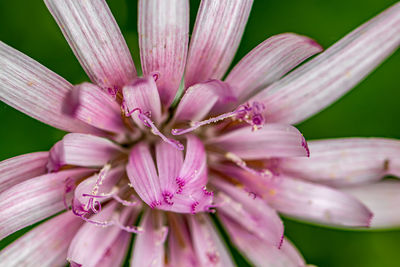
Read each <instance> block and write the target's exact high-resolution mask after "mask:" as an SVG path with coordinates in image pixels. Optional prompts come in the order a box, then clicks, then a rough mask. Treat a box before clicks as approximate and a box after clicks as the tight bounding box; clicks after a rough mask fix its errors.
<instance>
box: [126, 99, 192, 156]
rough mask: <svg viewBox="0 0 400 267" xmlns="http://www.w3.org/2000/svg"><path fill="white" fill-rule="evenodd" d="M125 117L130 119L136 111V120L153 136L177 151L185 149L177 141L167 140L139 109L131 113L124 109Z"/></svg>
mask: <svg viewBox="0 0 400 267" xmlns="http://www.w3.org/2000/svg"><path fill="white" fill-rule="evenodd" d="M125 107H126V105H125V104H123V108H124V109H125ZM125 111H126V112H125V116H126V117H130V116H131V115H132V114H133V113H134V112H136V111H138V112H139V114H138V118H139V119H140V120H141V121H142V122H143V124H144V125H145V126H147V127H149V128H151V132H152V133H153V134H154V135H158V136H159V137H160V138H161V139H162V140H163V141H164V142H166V143H168V144H170V145H171V146H173V147H175V148H176V149H178V150H184V149H185V147H184V146H183V145H182V144H181V143H180V142H179V141H177V140H174V139H170V138H167V137H166V136H165V135H163V134H162V133H161V132H160V130H158V128H157V127H156V126H155V125H154V123H153V122H152V121H151V119H150V118H149V116H150V113H149V112H147V113H144V112H142V110H141V109H140V108H134V109H133V110H132V111H129V110H128V109H125Z"/></svg>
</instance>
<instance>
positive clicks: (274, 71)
mask: <svg viewBox="0 0 400 267" xmlns="http://www.w3.org/2000/svg"><path fill="white" fill-rule="evenodd" d="M321 51H322V48H321V46H320V45H318V44H317V43H316V42H315V41H314V40H312V39H310V38H308V37H305V36H301V35H297V34H293V33H284V34H279V35H275V36H272V37H270V38H268V39H267V40H265V41H264V42H262V43H261V44H259V45H258V46H257V47H256V48H254V49H253V50H251V51H250V52H249V53H248V54H247V55H246V56H245V57H244V58H243V59H242V60H241V61H240V62H239V63H238V64H237V65H236V66H235V67H234V68H233V70H232V71H231V72H230V73H229V75H228V77H227V78H226V80H225V81H226V82H227V83H229V84H230V85H231V86H232V87H233V89H234V93H235V95H236V96H237V97H238V98H239V102H243V101H245V100H246V99H247V98H248V97H249V96H252V95H254V94H255V93H257V91H258V90H259V89H261V88H263V87H265V86H267V85H270V84H271V83H273V82H275V81H277V80H279V79H280V78H281V77H282V76H283V75H285V74H286V73H287V72H289V71H290V70H291V69H293V68H294V67H296V66H297V65H298V64H300V63H301V62H302V61H304V60H305V59H307V58H309V57H311V56H312V55H314V54H316V53H319V52H321Z"/></svg>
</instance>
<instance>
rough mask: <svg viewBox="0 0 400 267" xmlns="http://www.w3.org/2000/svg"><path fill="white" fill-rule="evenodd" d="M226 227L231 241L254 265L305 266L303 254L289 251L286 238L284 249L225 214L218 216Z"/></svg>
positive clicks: (276, 266) (274, 266) (277, 266)
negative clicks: (294, 253)
mask: <svg viewBox="0 0 400 267" xmlns="http://www.w3.org/2000/svg"><path fill="white" fill-rule="evenodd" d="M218 217H219V218H220V220H221V221H222V223H223V225H224V227H226V229H227V231H228V233H229V236H230V239H231V241H232V242H233V243H234V244H235V245H236V246H237V247H238V248H239V250H240V251H241V252H242V253H243V254H244V256H246V258H248V259H249V260H250V261H251V263H252V264H254V266H260V267H261V266H273V267H288V266H304V260H303V261H302V260H301V259H302V258H301V256H300V255H298V257H294V255H293V254H292V253H293V251H287V249H286V246H287V245H286V244H285V243H286V240H284V242H283V247H282V249H278V248H277V247H275V246H273V245H271V244H269V243H268V242H265V241H264V240H262V239H260V238H259V237H258V236H256V235H254V234H253V233H252V232H249V231H247V230H246V229H245V228H243V227H242V225H240V224H238V223H237V222H235V221H233V220H232V219H231V218H229V217H226V216H224V215H219V216H218Z"/></svg>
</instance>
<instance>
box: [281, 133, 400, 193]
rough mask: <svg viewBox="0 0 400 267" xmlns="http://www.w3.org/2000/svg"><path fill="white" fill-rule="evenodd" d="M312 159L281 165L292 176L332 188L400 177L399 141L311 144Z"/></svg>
mask: <svg viewBox="0 0 400 267" xmlns="http://www.w3.org/2000/svg"><path fill="white" fill-rule="evenodd" d="M308 145H309V148H310V152H311V154H310V158H304V159H303V158H286V159H282V160H281V161H280V162H279V166H280V168H281V169H282V170H283V172H285V173H287V174H290V175H291V176H295V177H299V178H303V179H307V180H311V181H315V182H318V183H324V184H328V185H332V186H348V185H354V184H359V183H366V182H371V181H377V180H379V179H381V178H382V177H383V176H385V175H388V174H391V175H397V176H399V177H400V141H399V140H392V139H383V138H346V139H331V140H318V141H310V142H309V143H308Z"/></svg>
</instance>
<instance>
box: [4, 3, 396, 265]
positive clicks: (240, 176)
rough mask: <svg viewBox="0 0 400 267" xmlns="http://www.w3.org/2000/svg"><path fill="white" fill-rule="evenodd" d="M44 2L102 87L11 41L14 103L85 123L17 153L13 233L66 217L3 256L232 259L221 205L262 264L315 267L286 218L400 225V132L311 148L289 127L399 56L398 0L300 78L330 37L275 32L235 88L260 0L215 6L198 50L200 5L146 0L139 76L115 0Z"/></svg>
mask: <svg viewBox="0 0 400 267" xmlns="http://www.w3.org/2000/svg"><path fill="white" fill-rule="evenodd" d="M45 3H46V5H47V6H48V8H49V10H50V12H51V13H52V15H53V16H54V17H55V19H56V21H57V23H58V24H59V26H60V27H61V30H62V31H63V33H64V35H65V37H66V38H67V40H68V42H69V44H70V46H71V47H72V49H73V51H74V53H75V55H76V56H77V58H78V59H79V61H80V63H81V65H82V67H83V68H84V69H85V71H86V73H87V74H88V76H89V77H90V79H91V81H92V83H83V84H80V85H76V86H73V85H71V84H70V83H69V82H67V81H66V80H64V79H63V78H61V77H60V76H58V75H57V74H55V73H53V72H51V71H50V70H48V69H46V68H45V67H44V66H42V65H40V64H39V63H37V62H35V61H34V60H32V59H30V58H28V57H27V56H25V55H23V54H21V53H20V52H18V51H16V50H14V49H13V48H11V47H9V46H7V45H5V44H3V43H0V66H1V69H0V81H1V83H0V99H1V100H2V101H4V102H6V103H7V104H9V105H11V106H13V107H14V108H16V109H18V110H20V111H22V112H24V113H26V114H28V115H30V116H32V117H34V118H36V119H38V120H40V121H42V122H45V123H47V124H49V125H52V126H54V127H56V128H59V129H62V130H66V131H70V132H73V133H70V134H67V135H66V136H65V137H64V138H63V139H62V140H61V141H59V142H58V143H56V144H55V145H54V146H53V148H52V149H51V150H50V152H38V153H31V154H26V155H22V156H18V157H15V158H12V159H8V160H5V161H3V162H1V163H0V174H1V175H0V218H2V219H1V221H0V238H4V237H6V236H8V235H10V234H12V233H13V232H15V231H17V230H19V229H22V228H24V227H26V226H29V225H32V224H34V223H36V222H39V221H41V220H43V219H45V218H47V217H49V216H52V215H54V214H57V213H59V212H62V213H61V214H59V215H57V216H56V217H54V218H52V219H50V220H49V221H47V222H45V223H43V224H41V225H39V226H38V227H36V228H34V229H33V230H31V231H30V232H29V233H27V234H26V235H24V236H23V237H22V238H20V239H18V240H17V241H15V242H14V243H12V244H11V245H9V246H8V247H7V248H6V249H4V250H2V251H1V252H0V262H2V263H3V264H5V265H7V266H21V265H25V264H29V265H40V266H58V265H63V264H65V260H66V259H67V260H68V261H69V262H70V263H71V265H72V266H99V265H101V266H118V265H120V264H121V262H122V261H123V259H124V257H125V256H126V253H127V250H128V246H129V244H130V242H131V241H130V240H131V234H130V233H135V234H136V238H135V243H134V249H133V252H132V258H131V264H132V265H133V266H206V265H211V266H232V265H233V260H232V258H231V256H230V254H229V252H228V251H227V249H226V247H225V245H224V243H223V241H222V239H221V237H220V235H219V233H218V231H217V229H216V227H215V226H214V224H213V223H212V221H211V219H210V215H209V213H210V212H215V211H217V217H218V219H219V220H220V222H221V223H222V225H223V226H224V227H225V229H226V231H227V232H228V233H229V236H230V238H231V241H232V242H233V243H234V244H235V245H236V246H237V247H238V249H239V250H240V251H242V252H243V254H244V255H245V256H246V257H247V258H248V259H249V260H250V261H251V262H253V263H254V264H255V265H257V266H277V265H279V266H298V265H304V264H305V263H304V260H303V259H302V257H301V255H300V254H299V253H298V252H297V250H296V249H295V247H294V246H293V245H292V244H291V243H290V242H289V241H288V240H286V239H285V238H284V237H283V224H282V222H281V220H280V218H279V216H278V213H277V212H280V213H282V214H286V215H288V216H292V217H297V218H300V219H304V220H309V221H314V222H317V223H320V224H329V225H333V226H346V227H369V226H374V227H387V226H392V225H396V224H398V223H399V222H400V216H399V215H398V214H395V213H393V212H389V211H392V209H391V208H392V207H393V206H394V205H395V204H396V203H398V201H399V199H398V196H397V195H398V194H397V192H398V190H399V187H400V183H398V182H397V181H390V182H388V181H379V180H380V179H381V178H382V177H383V176H385V175H387V174H391V175H396V176H400V161H399V158H400V157H399V156H400V142H399V141H397V140H390V139H378V138H370V139H368V138H349V139H335V140H321V141H312V142H309V147H308V146H307V143H306V142H305V140H304V138H303V136H302V135H301V133H300V132H299V131H298V130H297V129H296V128H295V127H293V126H290V124H296V123H299V122H301V121H303V120H305V119H307V118H308V117H310V116H312V115H314V114H315V113H317V112H318V111H320V110H321V109H323V108H325V107H326V106H328V105H329V104H331V103H332V102H334V101H335V100H337V99H338V98H339V97H340V96H342V95H343V94H345V93H346V92H347V91H348V90H350V89H351V88H352V87H353V86H354V85H356V84H357V83H358V82H359V81H361V80H362V79H363V78H364V77H365V76H366V75H368V73H370V72H371V71H372V70H373V69H374V68H375V67H376V66H377V65H378V64H379V63H381V62H382V61H383V60H384V59H385V58H386V57H388V56H389V55H390V54H391V53H392V52H393V51H395V50H396V49H397V48H398V46H399V44H400V5H399V4H396V5H394V6H392V7H391V8H389V9H387V10H386V11H384V12H383V13H381V14H380V15H378V16H377V17H375V18H373V19H372V20H370V21H368V22H367V23H365V24H364V25H362V26H360V27H359V28H357V29H356V30H354V31H353V32H351V33H350V34H348V35H347V36H346V37H344V38H343V39H342V40H340V41H339V42H337V43H336V44H335V45H333V46H332V47H331V48H329V49H328V50H326V51H325V52H323V53H321V54H320V55H319V56H317V57H315V58H314V59H312V60H310V61H309V62H307V63H306V64H304V65H303V66H301V67H299V68H297V69H295V70H294V71H292V72H291V73H290V74H288V75H286V76H284V75H285V74H286V73H287V72H289V71H290V70H291V69H293V68H294V67H296V66H297V65H298V64H300V63H301V62H302V61H304V60H305V59H307V58H309V57H310V56H312V55H314V54H316V53H319V52H321V50H322V49H321V47H320V46H319V45H318V44H317V43H316V42H315V41H313V40H311V39H309V38H307V37H304V36H299V35H296V34H290V33H287V34H281V35H277V36H273V37H271V38H269V39H267V40H266V41H264V42H263V43H261V44H260V45H259V46H257V47H256V48H255V49H253V50H252V51H251V52H250V53H249V54H248V55H247V56H246V57H245V58H243V59H242V60H241V61H240V62H239V63H238V64H237V65H236V66H235V67H234V68H233V70H232V71H231V72H230V73H229V74H228V75H227V77H226V79H224V80H222V77H223V76H224V74H225V72H226V71H227V69H228V67H229V65H230V63H231V61H232V58H233V56H234V54H235V52H236V49H237V47H238V45H239V42H240V39H241V37H242V33H243V30H244V27H245V24H246V21H247V18H248V15H249V12H250V9H251V6H252V1H250V0H247V1H246V0H229V1H227V0H226V1H211V0H203V1H202V2H201V5H200V10H199V12H198V15H197V19H196V24H195V28H194V32H193V34H192V37H191V40H190V46H189V48H188V43H189V17H188V16H189V4H188V1H182V0H174V1H172V0H171V1H156V0H142V1H139V42H140V55H141V63H142V69H143V77H140V78H139V77H137V73H136V69H135V65H134V63H133V61H132V59H131V56H130V53H129V50H128V48H127V46H126V43H125V41H124V39H123V37H122V35H121V33H120V31H119V29H118V26H117V24H116V22H115V20H114V18H113V16H112V14H111V12H110V10H109V9H108V7H107V4H106V2H105V1H103V0H96V1H94V0H93V1H65V0H64V1H63V0H45ZM183 74H184V75H183ZM283 76H284V77H283ZM282 77H283V78H282ZM180 86H181V89H182V90H181V91H182V92H183V96H182V97H181V98H180V97H179V95H180V93H179V92H180V90H179V87H180ZM177 93H178V97H176V95H177ZM174 99H177V100H176V101H175V102H174ZM175 103H177V104H175ZM310 155H311V156H310ZM308 156H310V157H308ZM65 207H66V208H67V210H68V209H71V210H69V211H65ZM140 214H142V216H141V219H140V222H139V223H137V220H138V218H139V215H140ZM372 214H374V218H373V219H372ZM371 219H372V221H371ZM99 226H100V227H99ZM166 255H167V256H166ZM166 258H167V259H168V261H166Z"/></svg>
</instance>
